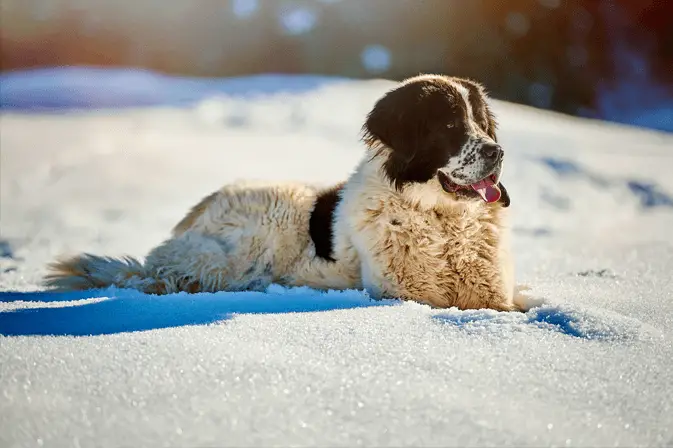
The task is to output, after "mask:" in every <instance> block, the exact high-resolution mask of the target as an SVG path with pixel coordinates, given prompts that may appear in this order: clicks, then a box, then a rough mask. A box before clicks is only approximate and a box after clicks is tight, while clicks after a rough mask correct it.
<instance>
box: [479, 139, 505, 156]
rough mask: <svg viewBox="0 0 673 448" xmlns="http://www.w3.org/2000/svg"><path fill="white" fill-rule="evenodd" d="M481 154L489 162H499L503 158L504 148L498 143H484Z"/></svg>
mask: <svg viewBox="0 0 673 448" xmlns="http://www.w3.org/2000/svg"><path fill="white" fill-rule="evenodd" d="M481 152H482V154H483V155H484V157H486V158H487V159H489V160H497V159H499V158H501V157H502V148H501V147H500V145H498V144H497V143H484V144H483V145H481Z"/></svg>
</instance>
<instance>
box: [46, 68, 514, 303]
mask: <svg viewBox="0 0 673 448" xmlns="http://www.w3.org/2000/svg"><path fill="white" fill-rule="evenodd" d="M363 141H364V143H365V144H366V147H367V151H366V153H365V155H364V156H363V158H362V160H361V162H360V163H359V165H358V166H357V167H356V169H355V171H354V172H353V173H352V175H351V176H350V177H349V178H348V180H347V181H346V182H344V183H342V184H340V185H337V186H334V187H333V188H330V189H321V188H318V187H315V186H311V185H306V184H259V183H258V184H254V183H248V184H233V185H228V186H225V187H223V188H222V189H221V190H219V191H216V192H215V193H212V194H211V195H209V196H207V197H205V198H204V199H203V200H201V202H199V203H198V204H196V205H195V206H194V207H193V208H192V209H191V210H190V211H189V213H187V215H186V216H185V217H184V218H183V219H182V220H181V221H180V222H179V223H178V224H177V225H176V227H175V228H174V229H173V234H172V237H171V238H170V239H168V240H166V241H165V242H163V243H162V244H161V245H159V246H158V247H156V248H155V249H153V250H152V251H151V252H150V253H149V254H148V256H147V257H146V260H145V262H144V263H141V262H140V261H138V260H135V259H133V258H123V259H115V258H109V257H99V256H95V255H90V254H82V255H78V256H76V257H74V258H70V259H63V260H61V261H57V262H55V263H53V264H51V265H50V269H51V272H50V273H49V275H48V276H47V277H46V279H45V281H46V284H47V286H50V287H54V288H58V289H61V290H74V289H88V288H101V287H106V286H110V285H115V286H118V287H128V288H135V289H138V290H141V291H144V292H147V293H154V294H166V293H172V292H177V291H188V292H203V291H223V290H224V291H242V290H264V289H265V288H266V287H267V286H268V285H269V284H271V283H279V284H282V285H288V286H304V285H305V286H310V287H313V288H318V289H347V288H364V289H366V290H367V291H368V292H369V294H370V295H371V296H372V297H375V298H383V297H389V298H401V299H405V300H413V301H417V302H421V303H426V304H429V305H431V306H434V307H440V308H446V307H452V306H456V307H458V308H461V309H468V308H492V309H496V310H518V309H520V306H519V305H517V304H515V300H514V297H513V296H514V283H513V272H512V261H511V259H510V251H509V241H508V239H509V238H508V228H507V226H506V222H505V213H506V211H507V210H505V209H506V208H507V207H508V206H509V204H510V198H509V196H508V194H507V191H506V190H505V188H504V187H503V185H502V183H500V175H501V171H502V163H503V155H504V152H503V149H502V148H501V147H500V146H499V145H498V143H497V138H496V123H495V120H494V116H493V114H492V113H491V110H490V109H489V106H488V104H487V97H486V94H485V92H484V89H483V88H482V86H481V85H480V84H478V83H476V82H474V81H471V80H467V79H461V78H455V77H447V76H441V75H421V76H417V77H413V78H410V79H407V80H405V81H404V82H402V83H400V84H399V85H398V86H397V87H396V88H394V89H392V90H390V91H389V92H387V93H386V94H385V95H384V96H383V97H381V98H380V99H379V100H378V102H377V103H376V104H375V106H374V108H373V109H372V110H371V112H370V113H369V114H368V116H367V117H366V122H365V124H364V126H363Z"/></svg>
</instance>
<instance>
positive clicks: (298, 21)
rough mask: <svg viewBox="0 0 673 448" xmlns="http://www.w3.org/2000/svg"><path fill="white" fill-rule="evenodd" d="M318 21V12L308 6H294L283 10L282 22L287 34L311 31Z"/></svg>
mask: <svg viewBox="0 0 673 448" xmlns="http://www.w3.org/2000/svg"><path fill="white" fill-rule="evenodd" d="M317 22H318V16H317V14H316V13H315V12H314V11H312V10H310V9H308V8H293V9H288V10H286V11H283V12H281V14H280V23H281V26H282V27H283V30H284V31H285V32H286V33H287V34H292V35H299V34H304V33H308V32H309V31H311V30H312V29H313V28H314V27H315V25H316V23H317Z"/></svg>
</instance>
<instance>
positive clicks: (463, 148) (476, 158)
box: [363, 75, 510, 207]
mask: <svg viewBox="0 0 673 448" xmlns="http://www.w3.org/2000/svg"><path fill="white" fill-rule="evenodd" d="M363 134H364V140H365V142H366V143H367V145H368V146H369V147H371V148H385V154H387V160H386V161H385V162H384V163H383V170H384V174H385V176H386V177H387V178H388V179H389V180H390V181H391V183H392V184H393V185H394V187H395V188H397V189H399V190H401V189H403V188H404V187H405V186H406V185H408V184H410V183H425V182H428V181H430V180H432V179H435V178H436V179H437V180H438V181H439V184H440V185H441V187H442V189H443V190H444V191H445V192H446V193H447V194H454V195H455V196H456V197H457V198H458V199H463V200H474V199H479V200H483V201H486V202H496V201H497V202H500V203H501V204H502V205H503V206H504V207H507V206H509V203H510V199H509V195H508V194H507V190H505V188H504V187H503V186H502V184H501V183H500V175H501V173H502V161H503V156H504V152H503V149H502V148H501V147H500V145H498V143H497V137H496V122H495V119H494V116H493V114H492V113H491V110H490V109H489V107H488V104H487V103H486V93H485V91H484V89H483V87H482V86H481V85H480V84H478V83H476V82H474V81H471V80H467V79H462V78H455V77H447V76H441V75H421V76H417V77H414V78H410V79H407V80H406V81H404V82H402V83H401V84H400V85H399V86H398V87H397V88H395V89H393V90H391V91H389V92H388V93H386V94H385V95H384V96H383V97H382V98H380V99H379V100H378V102H377V103H376V105H375V106H374V108H373V109H372V111H371V112H370V113H369V115H368V116H367V120H366V122H365V124H364V126H363Z"/></svg>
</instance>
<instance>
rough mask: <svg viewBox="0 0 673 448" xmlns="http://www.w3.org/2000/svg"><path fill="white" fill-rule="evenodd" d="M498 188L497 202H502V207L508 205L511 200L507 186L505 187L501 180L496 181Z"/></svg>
mask: <svg viewBox="0 0 673 448" xmlns="http://www.w3.org/2000/svg"><path fill="white" fill-rule="evenodd" d="M498 188H500V199H498V202H499V203H500V204H502V206H503V208H507V207H509V204H511V202H512V201H511V200H510V198H509V193H507V188H505V186H504V185H503V184H502V182H499V183H498Z"/></svg>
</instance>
